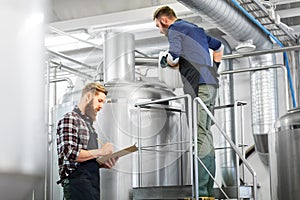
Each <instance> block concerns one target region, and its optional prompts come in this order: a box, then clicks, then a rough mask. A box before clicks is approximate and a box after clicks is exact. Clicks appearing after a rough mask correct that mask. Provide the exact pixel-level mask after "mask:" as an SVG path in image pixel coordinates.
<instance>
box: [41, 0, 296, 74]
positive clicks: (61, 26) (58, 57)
mask: <svg viewBox="0 0 300 200" xmlns="http://www.w3.org/2000/svg"><path fill="white" fill-rule="evenodd" d="M239 2H240V3H241V2H242V3H244V5H245V7H246V8H247V6H248V8H249V9H250V10H248V12H249V13H251V15H252V16H254V17H255V18H256V19H257V20H259V18H260V17H259V14H260V11H259V10H257V7H253V6H250V4H251V5H252V3H253V2H255V3H256V4H259V5H260V6H263V7H264V9H265V11H267V12H268V14H269V16H268V18H269V19H271V22H272V23H273V24H275V25H278V26H280V28H281V29H282V30H283V32H284V33H288V35H289V36H290V37H291V38H293V39H294V41H293V42H292V43H290V42H288V43H287V45H295V44H297V41H298V36H299V34H300V0H280V1H279V0H272V1H257V0H252V1H251V0H243V1H241V0H240V1H239ZM166 4H167V5H169V6H170V7H172V8H173V9H174V10H175V12H176V13H177V15H178V18H182V19H186V20H188V21H190V22H193V23H196V24H198V25H199V26H201V27H203V28H204V29H205V30H206V31H207V32H208V33H209V34H212V35H215V36H220V37H221V36H222V37H223V38H225V39H226V40H227V41H228V42H229V44H230V45H231V47H232V48H233V49H234V48H235V46H236V45H237V44H238V43H239V42H241V41H237V40H236V39H235V38H232V37H231V36H229V35H227V34H226V33H224V31H223V30H222V29H220V28H219V27H217V26H216V25H214V24H213V23H210V22H209V20H206V19H205V17H203V16H202V15H201V13H198V12H197V10H194V9H193V8H191V7H187V6H186V5H182V4H181V3H179V1H174V0H151V1H140V0H130V1H124V0H112V1H106V0H86V1H80V0H72V1H71V0H52V2H51V5H50V8H51V9H50V10H49V23H48V32H47V35H46V40H45V46H46V48H47V54H48V55H49V56H48V58H49V61H51V66H52V70H51V76H52V77H54V76H55V77H63V76H69V75H74V74H75V75H80V76H82V77H85V78H89V79H97V77H95V74H97V73H100V71H101V66H102V65H103V56H102V48H103V46H102V44H103V35H104V33H105V32H111V31H115V32H130V33H133V34H134V35H135V49H136V58H137V59H138V58H155V57H157V56H158V54H159V52H160V51H161V50H166V49H167V48H168V43H167V39H166V37H165V36H163V35H161V34H160V33H159V31H158V29H157V28H156V27H155V24H154V22H153V20H152V14H153V12H154V10H155V9H156V8H158V7H159V6H161V5H166ZM261 18H263V17H261ZM265 24H266V25H265V26H268V24H269V22H268V21H267V22H266V23H265ZM272 27H273V25H272ZM279 34H281V33H279ZM278 37H280V35H279V36H278ZM285 37H286V36H285ZM283 40H285V39H283ZM136 62H138V61H136ZM139 63H140V64H141V65H143V63H144V64H146V63H147V62H146V61H144V62H143V61H141V60H140V62H139ZM54 71H55V74H54V73H53V72H54Z"/></svg>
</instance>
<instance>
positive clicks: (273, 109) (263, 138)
mask: <svg viewBox="0 0 300 200" xmlns="http://www.w3.org/2000/svg"><path fill="white" fill-rule="evenodd" d="M249 60H250V65H251V67H260V66H272V65H273V64H274V63H275V57H274V56H273V55H272V54H266V55H262V56H259V57H250V59H249ZM250 76H251V106H252V107H251V108H252V132H253V137H254V142H255V148H256V151H257V153H258V154H259V155H260V158H261V161H262V162H263V163H264V164H265V165H267V166H268V163H269V159H268V158H269V155H268V154H269V151H268V133H269V131H270V128H271V127H272V125H273V124H274V122H275V120H276V118H277V117H278V91H277V87H276V86H277V73H276V69H269V70H263V71H256V72H251V75H250Z"/></svg>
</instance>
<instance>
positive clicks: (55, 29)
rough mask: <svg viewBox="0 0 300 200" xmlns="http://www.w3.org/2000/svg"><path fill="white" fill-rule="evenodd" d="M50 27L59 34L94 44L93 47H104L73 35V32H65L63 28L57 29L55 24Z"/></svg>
mask: <svg viewBox="0 0 300 200" xmlns="http://www.w3.org/2000/svg"><path fill="white" fill-rule="evenodd" d="M48 27H49V29H50V30H51V31H53V32H55V33H58V34H60V35H64V36H67V37H70V38H73V39H75V40H78V41H80V42H83V43H86V44H89V45H91V46H93V47H95V48H97V49H102V47H101V46H100V45H98V44H94V43H92V42H89V41H87V40H83V39H80V38H78V37H75V36H73V35H71V34H69V33H66V32H64V31H61V30H59V29H57V28H54V27H53V26H48Z"/></svg>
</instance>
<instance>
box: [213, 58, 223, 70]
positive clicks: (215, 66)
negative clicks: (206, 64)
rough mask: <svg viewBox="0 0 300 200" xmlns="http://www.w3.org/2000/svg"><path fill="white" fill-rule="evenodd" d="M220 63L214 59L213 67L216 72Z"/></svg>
mask: <svg viewBox="0 0 300 200" xmlns="http://www.w3.org/2000/svg"><path fill="white" fill-rule="evenodd" d="M220 64H221V62H216V61H214V64H213V67H214V69H215V70H216V72H217V71H218V69H219V66H220Z"/></svg>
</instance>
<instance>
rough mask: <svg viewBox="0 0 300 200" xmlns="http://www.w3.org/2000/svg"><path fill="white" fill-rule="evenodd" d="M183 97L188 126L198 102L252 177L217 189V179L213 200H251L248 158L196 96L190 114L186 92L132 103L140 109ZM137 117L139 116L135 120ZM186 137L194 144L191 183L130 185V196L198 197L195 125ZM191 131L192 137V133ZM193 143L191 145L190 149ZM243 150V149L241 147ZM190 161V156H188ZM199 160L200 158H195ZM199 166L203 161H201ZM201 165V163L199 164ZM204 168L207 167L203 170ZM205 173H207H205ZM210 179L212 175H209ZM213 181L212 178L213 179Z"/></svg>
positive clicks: (194, 119)
mask: <svg viewBox="0 0 300 200" xmlns="http://www.w3.org/2000/svg"><path fill="white" fill-rule="evenodd" d="M181 98H186V99H187V101H188V110H189V112H188V115H189V116H188V119H192V120H188V122H189V127H192V124H191V123H193V127H197V114H196V113H198V112H197V109H198V104H200V105H201V106H202V107H203V108H204V110H205V111H206V112H207V114H208V115H209V116H210V118H211V119H212V121H213V122H214V123H215V125H216V126H217V128H218V129H219V130H220V132H221V134H222V135H223V136H224V137H225V139H226V140H227V142H228V143H229V144H230V146H231V147H232V148H233V150H234V151H235V153H236V155H237V158H238V159H241V160H242V161H243V164H244V165H245V167H246V168H248V170H249V171H250V173H251V174H252V176H253V184H251V185H249V184H248V185H243V186H240V184H239V181H238V184H237V185H238V186H237V187H231V188H221V187H220V186H219V185H218V184H217V182H216V181H215V182H216V184H217V185H218V188H216V189H215V190H216V199H230V198H237V199H242V198H244V199H250V198H253V199H254V200H255V199H257V179H256V173H255V171H254V170H253V169H252V167H251V166H250V164H249V163H248V161H247V160H246V159H245V157H244V152H243V150H242V153H240V150H239V149H238V145H236V144H234V143H233V142H232V140H231V139H230V138H229V137H228V136H227V135H226V133H225V132H224V131H223V130H222V128H221V126H220V125H219V123H218V122H217V121H216V119H215V118H214V116H213V115H212V113H211V112H210V111H209V110H208V109H207V107H206V106H205V104H204V103H203V102H202V100H201V99H200V98H199V97H197V98H195V99H194V102H193V116H191V113H192V112H191V97H190V96H189V95H183V96H179V97H173V98H167V99H159V100H154V101H149V102H142V103H137V104H136V105H135V106H136V107H138V109H140V108H141V107H143V106H145V105H149V104H155V103H161V102H166V101H172V100H176V99H181ZM239 104H243V102H236V103H235V105H234V107H235V108H236V107H237V106H238V105H239ZM139 118H140V115H139ZM139 120H140V119H139ZM189 134H190V138H193V140H194V145H192V144H191V145H190V154H191V156H192V157H193V158H194V164H191V167H192V169H191V183H192V184H193V185H181V186H161V187H160V186H159V187H142V186H140V187H136V188H133V199H135V200H137V199H183V198H189V197H197V196H198V189H196V188H198V174H197V171H198V156H197V128H194V129H193V133H191V129H190V132H189ZM192 134H193V136H192ZM193 146H194V148H193ZM242 149H243V148H242ZM139 152H140V153H141V149H139ZM191 160H193V159H191ZM199 162H200V163H202V162H201V160H200V159H199ZM202 165H203V163H202ZM203 166H204V165H203ZM204 168H205V166H204ZM207 171H208V170H207ZM208 173H209V172H208ZM212 178H213V179H214V177H212ZM237 178H238V179H239V173H238V175H237ZM214 180H215V179H214Z"/></svg>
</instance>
